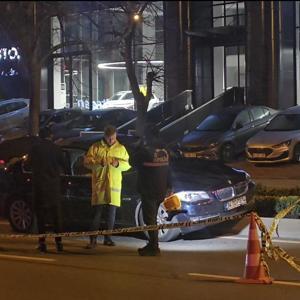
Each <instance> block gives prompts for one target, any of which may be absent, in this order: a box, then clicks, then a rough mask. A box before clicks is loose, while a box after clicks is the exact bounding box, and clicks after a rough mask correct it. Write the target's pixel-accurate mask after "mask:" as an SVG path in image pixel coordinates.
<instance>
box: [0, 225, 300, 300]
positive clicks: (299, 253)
mask: <svg viewBox="0 0 300 300" xmlns="http://www.w3.org/2000/svg"><path fill="white" fill-rule="evenodd" d="M247 224H248V222H247V220H246V219H244V220H242V221H241V222H240V224H239V226H237V228H236V230H237V231H240V230H241V231H240V233H239V234H235V235H230V234H229V233H228V234H227V235H225V236H221V237H216V238H210V239H201V237H200V236H198V237H197V236H195V235H193V236H192V237H186V238H185V239H180V240H177V241H174V242H169V243H161V250H162V255H161V256H160V257H139V256H138V255H137V252H136V249H137V248H138V247H141V246H143V245H144V244H145V241H143V240H141V239H137V238H133V237H114V239H115V241H116V243H117V246H116V247H105V246H103V245H101V244H100V245H99V246H98V247H97V248H96V249H93V250H86V249H84V246H85V245H86V240H83V239H69V240H64V244H65V251H64V252H63V253H62V254H57V253H56V251H55V247H54V244H53V242H52V241H49V254H44V255H41V254H40V253H38V252H36V250H35V246H36V241H34V240H28V239H22V240H11V239H2V240H1V241H0V243H1V244H0V247H1V251H0V269H1V273H0V274H1V275H0V299H1V300H2V299H3V300H6V299H9V300H17V299H18V300H19V299H22V300H23V299H24V300H29V299H30V300H32V299H43V300H48V299H49V300H50V299H51V300H53V299H57V300H60V299H64V300H69V299H70V300H77V299H78V300H79V299H80V300H94V299H97V300H99V299H202V300H206V299H209V300H213V299H222V300H223V299H245V300H247V299H249V300H250V299H251V300H252V299H254V298H255V299H256V300H258V299H264V300H265V299H272V300H273V299H274V300H277V299H278V300H279V299H295V300H296V299H298V298H299V291H300V273H298V272H297V271H295V270H294V269H292V268H291V267H289V266H288V265H287V264H286V263H284V262H282V261H279V262H273V261H268V264H269V267H270V270H271V276H272V277H273V278H274V279H275V280H276V283H274V284H272V285H262V284H259V285H257V284H255V285H250V284H238V283H235V282H234V279H235V278H239V277H241V276H242V275H243V271H244V262H245V256H246V249H247V228H245V226H247ZM0 225H1V226H0V228H1V229H2V228H4V226H6V224H5V222H2V223H1V224H0ZM282 226H283V227H285V224H283V225H282ZM292 228H295V224H293V226H292ZM3 230H4V231H5V229H3ZM281 231H282V232H285V228H281ZM296 237H297V236H296ZM276 244H278V245H280V246H281V247H283V248H284V249H285V250H287V251H288V253H289V254H291V255H293V256H295V257H300V239H299V240H298V239H295V238H294V239H285V237H284V236H283V237H281V240H278V239H277V242H276ZM278 281H281V282H278Z"/></svg>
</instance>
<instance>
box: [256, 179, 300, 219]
mask: <svg viewBox="0 0 300 300" xmlns="http://www.w3.org/2000/svg"><path fill="white" fill-rule="evenodd" d="M299 198H300V188H298V187H297V188H292V189H275V188H267V187H265V186H262V185H259V184H258V185H257V186H256V189H255V193H254V201H255V208H254V209H255V211H256V212H257V213H258V215H259V216H261V217H274V216H275V215H276V214H277V213H278V212H280V211H281V210H283V209H285V208H287V207H289V206H291V205H293V204H294V203H295V202H296V201H297V200H298V199H299ZM285 217H286V218H293V219H298V218H299V217H300V204H298V205H297V206H296V207H295V208H294V209H293V210H292V211H291V212H290V213H289V214H288V215H286V216H285Z"/></svg>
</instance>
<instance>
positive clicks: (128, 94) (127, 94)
mask: <svg viewBox="0 0 300 300" xmlns="http://www.w3.org/2000/svg"><path fill="white" fill-rule="evenodd" d="M122 99H123V100H128V99H133V94H132V92H128V93H126V94H125V95H124V96H123V97H122Z"/></svg>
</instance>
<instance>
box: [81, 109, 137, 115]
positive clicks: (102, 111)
mask: <svg viewBox="0 0 300 300" xmlns="http://www.w3.org/2000/svg"><path fill="white" fill-rule="evenodd" d="M111 111H128V112H132V113H135V114H136V112H135V111H133V110H130V109H126V108H122V107H121V108H117V107H112V108H103V109H95V110H85V111H83V114H85V115H98V114H105V113H107V112H111Z"/></svg>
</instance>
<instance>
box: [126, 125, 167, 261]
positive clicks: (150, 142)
mask: <svg viewBox="0 0 300 300" xmlns="http://www.w3.org/2000/svg"><path fill="white" fill-rule="evenodd" d="M129 162H130V164H131V165H133V166H136V167H137V169H138V187H137V188H138V192H139V193H140V194H141V201H142V211H143V219H144V222H145V224H147V225H155V224H156V221H157V212H158V208H159V205H160V204H161V203H162V202H163V200H164V199H165V197H166V195H167V192H168V190H170V189H171V180H170V171H169V154H168V151H167V150H166V148H165V145H164V144H163V143H162V142H161V141H160V139H159V137H158V131H157V130H156V129H152V130H148V132H146V140H145V141H141V143H140V145H139V146H138V148H137V149H136V152H135V153H134V154H133V155H132V156H131V157H130V160H129ZM148 234H149V242H148V244H147V245H146V246H145V247H143V248H140V249H138V253H139V255H141V256H157V255H160V249H159V245H158V231H157V230H156V231H149V232H148Z"/></svg>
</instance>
